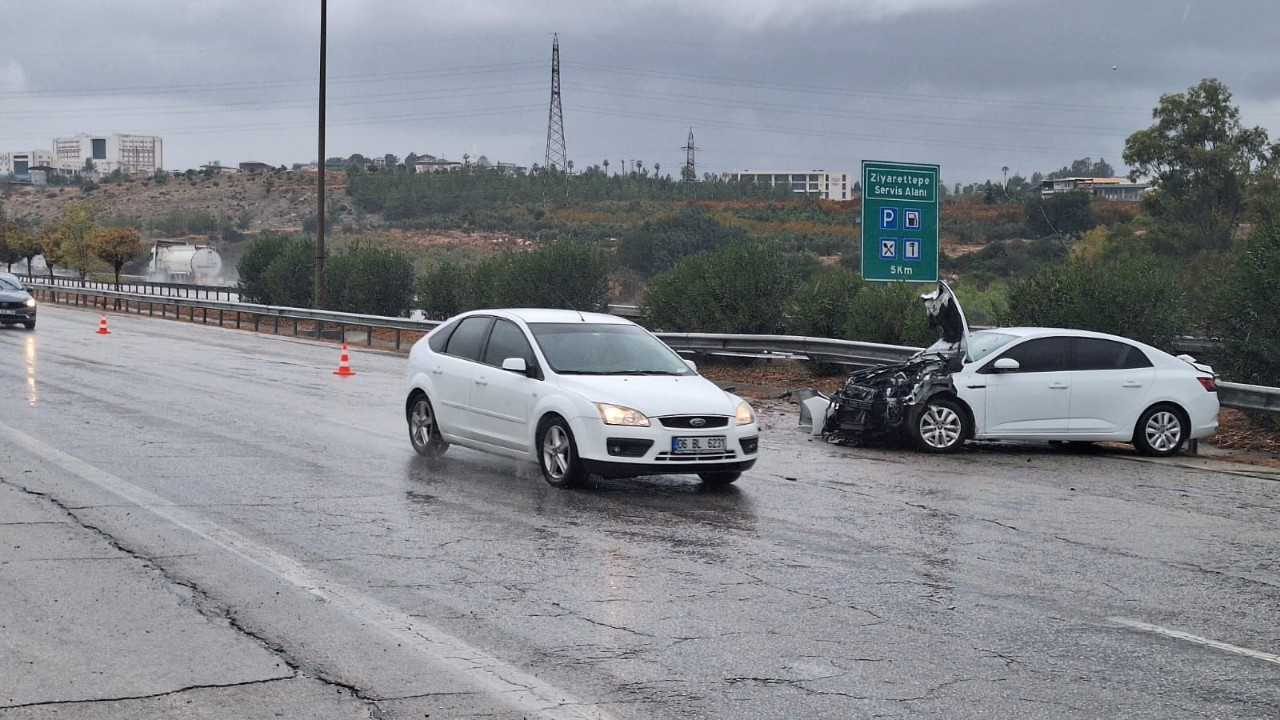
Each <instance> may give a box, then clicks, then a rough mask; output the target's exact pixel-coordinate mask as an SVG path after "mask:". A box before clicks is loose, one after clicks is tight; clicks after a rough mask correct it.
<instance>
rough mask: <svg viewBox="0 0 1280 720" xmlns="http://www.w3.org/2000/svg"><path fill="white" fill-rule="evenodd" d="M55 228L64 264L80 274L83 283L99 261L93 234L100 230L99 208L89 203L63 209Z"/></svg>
mask: <svg viewBox="0 0 1280 720" xmlns="http://www.w3.org/2000/svg"><path fill="white" fill-rule="evenodd" d="M54 228H55V231H56V232H57V235H58V243H59V247H60V249H61V254H62V261H63V263H65V264H66V266H67V267H69V268H71V269H72V270H75V271H76V272H77V273H79V276H80V282H82V283H83V282H84V279H85V276H86V275H88V273H89V271H90V270H92V269H93V267H94V264H95V263H96V262H97V260H98V257H97V255H95V254H94V249H93V234H94V233H95V232H97V230H98V210H97V208H96V207H94V206H93V205H90V204H88V203H76V204H74V205H70V206H68V207H66V208H65V209H63V211H62V214H61V216H59V218H58V219H57V220H56V221H55V222H54Z"/></svg>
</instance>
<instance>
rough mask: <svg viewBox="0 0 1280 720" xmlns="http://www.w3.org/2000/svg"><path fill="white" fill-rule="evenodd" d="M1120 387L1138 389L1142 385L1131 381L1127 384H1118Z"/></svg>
mask: <svg viewBox="0 0 1280 720" xmlns="http://www.w3.org/2000/svg"><path fill="white" fill-rule="evenodd" d="M1120 387H1129V388H1140V387H1142V383H1140V382H1133V381H1132V380H1131V381H1129V382H1127V383H1120Z"/></svg>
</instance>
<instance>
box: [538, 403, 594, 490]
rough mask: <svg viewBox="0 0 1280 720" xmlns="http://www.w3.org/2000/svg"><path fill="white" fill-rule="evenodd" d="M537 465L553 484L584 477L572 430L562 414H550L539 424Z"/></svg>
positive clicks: (566, 483) (571, 482)
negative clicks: (560, 415)
mask: <svg viewBox="0 0 1280 720" xmlns="http://www.w3.org/2000/svg"><path fill="white" fill-rule="evenodd" d="M538 466H539V467H540V468H542V477H543V478H544V479H545V480H546V481H547V484H549V485H551V486H552V487H558V488H568V487H573V486H575V485H578V484H579V483H581V482H582V481H583V480H585V479H586V477H587V473H586V472H585V471H584V470H583V469H582V460H581V459H579V458H578V448H577V445H576V444H575V443H574V441H573V432H572V431H571V430H569V423H567V422H565V420H564V418H561V417H558V416H555V415H552V416H550V417H548V418H546V419H544V420H543V421H542V422H541V423H539V424H538Z"/></svg>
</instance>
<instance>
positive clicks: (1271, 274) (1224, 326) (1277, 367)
mask: <svg viewBox="0 0 1280 720" xmlns="http://www.w3.org/2000/svg"><path fill="white" fill-rule="evenodd" d="M1211 288H1212V289H1211V291H1210V293H1209V303H1208V306H1209V307H1208V312H1207V318H1206V322H1205V327H1204V332H1205V334H1207V335H1208V336H1210V337H1216V338H1219V339H1220V341H1221V342H1222V351H1221V353H1219V354H1218V357H1217V358H1216V359H1215V364H1216V365H1217V366H1218V367H1217V369H1219V370H1221V371H1223V372H1224V374H1226V376H1227V377H1228V378H1229V379H1231V380H1233V381H1236V382H1244V383H1253V384H1257V385H1269V386H1276V385H1280V313H1277V312H1276V309H1275V305H1276V298H1277V297H1280V223H1275V222H1273V223H1271V224H1269V225H1266V226H1264V227H1262V228H1259V229H1258V230H1257V231H1255V232H1254V233H1252V234H1250V235H1249V236H1248V237H1245V238H1242V239H1241V240H1240V241H1239V242H1238V243H1237V244H1236V247H1235V249H1234V250H1232V252H1231V255H1230V256H1229V258H1228V261H1227V263H1226V267H1225V269H1224V271H1223V273H1222V275H1221V277H1219V278H1217V279H1215V280H1214V281H1213V282H1212V283H1211Z"/></svg>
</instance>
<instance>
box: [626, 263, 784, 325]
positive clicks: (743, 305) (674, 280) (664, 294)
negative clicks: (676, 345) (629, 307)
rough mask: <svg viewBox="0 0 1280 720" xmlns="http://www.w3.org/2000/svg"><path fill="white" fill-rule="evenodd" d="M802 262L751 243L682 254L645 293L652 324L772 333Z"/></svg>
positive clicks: (779, 319) (782, 320)
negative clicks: (680, 258)
mask: <svg viewBox="0 0 1280 720" xmlns="http://www.w3.org/2000/svg"><path fill="white" fill-rule="evenodd" d="M807 265H808V263H806V261H805V260H804V259H803V258H802V257H801V256H797V255H793V254H786V253H782V252H779V251H778V250H777V249H776V248H773V247H770V246H767V245H760V244H755V243H748V244H735V245H730V246H728V247H724V248H721V249H719V250H715V251H712V252H709V253H703V254H700V255H694V256H693V257H689V258H685V259H684V260H682V261H680V262H679V263H677V264H676V266H675V267H673V268H672V269H671V270H669V271H667V272H665V273H663V274H662V275H659V276H657V277H655V278H654V279H653V281H652V282H651V283H650V284H649V289H648V292H646V293H645V304H646V305H647V306H648V314H649V323H650V326H651V328H652V329H661V330H665V331H671V332H721V333H763V334H771V333H777V332H780V331H782V330H784V328H785V324H786V323H785V317H784V313H785V310H784V309H785V307H786V301H787V299H788V298H789V297H790V296H791V294H792V293H793V291H794V288H795V287H796V285H797V283H798V282H799V281H800V280H801V279H802V277H803V276H804V274H805V270H807V269H809V268H808V267H806V266H807Z"/></svg>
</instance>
